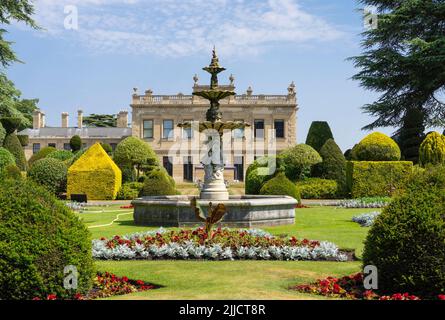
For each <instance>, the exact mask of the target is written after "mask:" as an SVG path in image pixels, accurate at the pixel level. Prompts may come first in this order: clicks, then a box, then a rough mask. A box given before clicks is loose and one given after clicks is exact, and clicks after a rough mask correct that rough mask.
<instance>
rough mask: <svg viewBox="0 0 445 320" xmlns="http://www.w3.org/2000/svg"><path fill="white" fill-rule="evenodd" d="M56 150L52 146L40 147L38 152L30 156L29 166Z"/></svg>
mask: <svg viewBox="0 0 445 320" xmlns="http://www.w3.org/2000/svg"><path fill="white" fill-rule="evenodd" d="M55 151H57V149H56V148H53V147H45V148H43V149H40V151H39V152H37V153H34V154H33V155H32V156H31V158H29V160H28V165H29V167H32V166H33V164H34V162H36V161H39V160H40V159H44V158H46V157H47V156H48V155H49V154H51V153H53V152H55Z"/></svg>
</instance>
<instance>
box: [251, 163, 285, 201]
mask: <svg viewBox="0 0 445 320" xmlns="http://www.w3.org/2000/svg"><path fill="white" fill-rule="evenodd" d="M279 169H282V163H281V159H280V158H276V157H261V158H259V159H257V160H255V161H254V162H253V163H252V164H251V165H250V166H249V167H248V168H247V172H246V181H245V193H246V194H250V195H258V194H260V190H261V187H262V186H263V184H264V183H266V182H267V181H269V180H270V179H272V178H273V177H274V176H275V174H276V173H277V170H279Z"/></svg>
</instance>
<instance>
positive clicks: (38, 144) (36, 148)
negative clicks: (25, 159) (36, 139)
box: [32, 143, 40, 153]
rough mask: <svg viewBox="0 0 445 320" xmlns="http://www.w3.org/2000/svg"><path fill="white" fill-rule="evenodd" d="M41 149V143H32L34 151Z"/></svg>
mask: <svg viewBox="0 0 445 320" xmlns="http://www.w3.org/2000/svg"><path fill="white" fill-rule="evenodd" d="M39 151H40V143H34V144H33V145H32V153H37V152H39Z"/></svg>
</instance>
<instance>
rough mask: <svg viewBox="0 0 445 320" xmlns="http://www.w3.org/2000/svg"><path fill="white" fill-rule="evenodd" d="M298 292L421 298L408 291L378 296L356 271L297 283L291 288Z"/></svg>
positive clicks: (363, 297)
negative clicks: (308, 282) (337, 276)
mask: <svg viewBox="0 0 445 320" xmlns="http://www.w3.org/2000/svg"><path fill="white" fill-rule="evenodd" d="M291 289H293V290H296V291H298V292H302V293H310V294H317V295H321V296H325V297H332V298H344V299H351V300H421V298H420V297H417V296H414V295H410V294H409V293H403V294H402V293H395V294H392V295H385V296H380V295H379V294H377V293H376V292H374V291H372V290H365V289H364V287H363V274H362V273H357V274H354V275H351V276H346V277H343V278H333V277H328V278H326V279H322V280H317V281H316V282H314V283H311V284H304V285H299V286H296V287H293V288H291ZM434 299H436V300H445V295H443V294H439V295H438V296H437V297H435V298H434Z"/></svg>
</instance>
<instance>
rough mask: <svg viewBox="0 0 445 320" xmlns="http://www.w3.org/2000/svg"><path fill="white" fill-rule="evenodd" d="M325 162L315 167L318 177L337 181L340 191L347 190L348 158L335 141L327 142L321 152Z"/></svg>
mask: <svg viewBox="0 0 445 320" xmlns="http://www.w3.org/2000/svg"><path fill="white" fill-rule="evenodd" d="M320 156H321V158H322V159H323V162H322V163H320V164H317V165H316V166H315V167H314V171H316V176H318V177H321V178H323V179H328V180H335V181H336V182H337V184H338V187H339V188H340V190H346V158H345V156H344V155H343V152H342V151H341V149H340V147H339V146H338V145H337V143H335V141H334V140H333V139H329V140H328V141H326V143H325V144H324V146H323V147H322V148H321V150H320Z"/></svg>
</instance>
